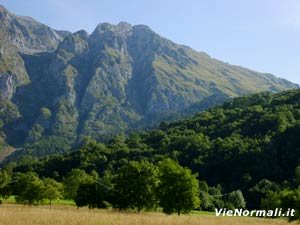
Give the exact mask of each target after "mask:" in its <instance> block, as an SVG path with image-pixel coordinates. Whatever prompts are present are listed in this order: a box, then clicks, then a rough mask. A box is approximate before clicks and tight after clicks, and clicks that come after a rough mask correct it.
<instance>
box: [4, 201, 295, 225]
mask: <svg viewBox="0 0 300 225" xmlns="http://www.w3.org/2000/svg"><path fill="white" fill-rule="evenodd" d="M27 224H28V225H181V224H182V225H250V224H251V225H252V224H255V225H288V224H289V223H288V222H287V221H286V220H282V219H281V220H277V219H261V218H250V217H246V218H239V217H216V216H214V215H207V214H206V213H204V214H201V213H200V214H195V213H193V214H190V215H181V216H177V215H170V216H169V215H165V214H163V213H154V212H141V213H136V212H118V211H115V210H111V209H110V210H97V209H95V210H88V209H87V208H81V209H79V210H78V209H77V208H76V207H74V206H66V205H52V206H51V208H50V206H48V205H43V206H32V207H30V206H23V205H17V204H3V205H1V206H0V225H27ZM293 224H294V223H293Z"/></svg>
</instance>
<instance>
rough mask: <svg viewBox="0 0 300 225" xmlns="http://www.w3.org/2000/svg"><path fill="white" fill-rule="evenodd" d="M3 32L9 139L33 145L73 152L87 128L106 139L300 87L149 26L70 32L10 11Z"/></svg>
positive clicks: (1, 93)
mask: <svg viewBox="0 0 300 225" xmlns="http://www.w3.org/2000/svg"><path fill="white" fill-rule="evenodd" d="M2 14H5V13H3V12H2V13H1V15H2ZM9 28H11V29H9ZM39 32H40V33H39ZM1 35H2V36H1ZM0 37H2V38H0V42H1V43H3V45H2V46H1V49H0V50H1V51H0V52H1V57H0V104H1V108H2V109H3V110H1V111H0V131H1V132H0V145H1V144H2V146H3V145H4V146H5V145H7V144H9V145H11V146H15V147H24V148H25V149H27V150H29V151H31V152H32V154H35V153H34V152H35V151H36V150H40V149H45V150H44V153H43V154H44V155H47V154H52V153H61V152H65V151H68V149H70V148H71V147H72V146H74V145H75V146H76V145H78V144H79V143H81V142H82V141H83V140H84V139H85V138H87V137H92V138H94V139H96V140H98V141H106V140H108V139H110V138H111V137H112V136H113V135H115V134H116V133H123V132H129V131H130V130H132V129H139V128H141V127H147V126H148V127H149V126H153V125H155V124H157V123H158V122H159V121H161V120H163V119H166V118H167V119H174V118H180V117H182V115H190V114H191V113H194V112H197V111H199V110H204V109H206V108H208V107H210V106H213V105H215V104H219V103H222V102H224V101H225V100H228V99H230V98H232V97H237V96H240V95H246V94H250V93H254V92H261V91H275V92H278V91H283V90H286V89H292V88H298V87H299V86H298V85H296V84H293V83H291V82H289V81H286V80H284V79H281V78H276V77H275V76H273V75H270V74H263V73H259V72H254V71H251V70H249V69H246V68H243V67H239V66H232V65H230V64H228V63H223V62H221V61H219V60H216V59H213V58H211V57H210V56H209V55H208V54H206V53H201V52H197V51H194V50H193V49H191V48H189V47H186V46H183V45H178V44H176V43H174V42H172V41H170V40H168V39H166V38H163V37H161V36H160V35H159V34H157V33H156V32H154V31H152V30H151V29H150V28H149V27H148V26H146V25H135V26H132V25H130V24H128V23H125V22H120V23H119V24H118V25H112V24H109V23H99V24H98V25H97V27H96V28H95V30H94V31H93V32H92V33H91V34H88V33H87V32H86V31H84V30H80V31H77V32H75V33H70V32H67V31H56V30H53V29H51V28H50V27H48V26H45V25H43V24H39V23H38V22H36V21H34V22H32V21H31V20H26V22H24V17H20V16H14V15H13V14H11V13H9V12H7V13H6V16H1V17H0ZM45 37H46V38H45ZM41 40H43V44H41ZM2 49H4V50H5V51H4V50H2ZM39 152H40V151H39ZM43 154H41V156H42V155H43Z"/></svg>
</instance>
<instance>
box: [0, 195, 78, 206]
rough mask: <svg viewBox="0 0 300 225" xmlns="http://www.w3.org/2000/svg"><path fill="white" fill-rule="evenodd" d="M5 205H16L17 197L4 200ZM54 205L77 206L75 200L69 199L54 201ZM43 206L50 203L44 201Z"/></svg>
mask: <svg viewBox="0 0 300 225" xmlns="http://www.w3.org/2000/svg"><path fill="white" fill-rule="evenodd" d="M2 202H3V203H6V204H14V203H16V200H15V196H10V197H9V198H8V199H5V200H2ZM52 204H53V205H69V206H75V205H76V204H75V202H74V201H73V200H68V199H58V200H53V201H52ZM43 205H49V201H44V202H43Z"/></svg>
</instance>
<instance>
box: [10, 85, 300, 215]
mask: <svg viewBox="0 0 300 225" xmlns="http://www.w3.org/2000/svg"><path fill="white" fill-rule="evenodd" d="M299 135H300V90H293V91H287V92H283V93H279V94H271V93H261V94H254V95H250V96H246V97H240V98H236V99H234V100H233V101H231V102H227V103H225V104H223V105H222V106H218V107H214V108H211V109H209V110H207V111H205V112H201V113H199V114H197V115H195V116H193V117H191V118H188V119H185V120H181V121H177V122H172V123H167V122H162V123H161V124H160V127H159V129H155V130H153V131H149V132H142V133H140V134H135V133H132V134H131V135H130V137H129V138H127V139H125V138H124V137H123V136H120V135H118V136H116V137H115V138H113V139H112V140H111V141H109V143H107V144H101V143H96V142H95V141H93V140H86V144H85V145H84V146H83V147H82V148H80V149H78V150H76V151H74V152H72V153H68V154H65V155H53V156H48V157H46V158H44V159H42V160H39V159H37V158H34V157H31V156H23V157H21V158H20V161H19V162H18V164H17V165H16V164H10V165H8V167H7V168H8V169H9V168H10V169H9V170H11V171H13V172H14V173H16V172H23V173H24V172H25V173H26V172H28V171H34V172H36V173H37V174H38V175H39V176H40V177H52V178H54V179H56V180H58V181H62V180H64V179H65V178H66V177H68V176H70V172H72V171H73V170H74V169H75V168H77V169H80V170H82V171H83V172H84V171H85V172H86V173H87V174H93V173H96V174H98V175H99V178H100V180H101V182H102V183H104V184H105V185H107V186H109V187H114V185H115V184H116V181H115V177H116V176H119V173H120V171H122V170H120V168H123V167H126V166H128V165H129V164H130V163H129V162H131V161H140V162H143V161H148V162H150V163H152V164H154V165H157V164H159V162H160V161H162V160H166V158H171V159H173V160H175V161H177V162H178V163H179V164H180V165H181V166H184V167H188V168H190V169H191V170H192V172H193V173H198V180H200V183H199V190H200V193H199V196H200V201H201V203H200V208H201V209H205V210H214V207H221V206H224V205H225V206H226V205H227V206H228V207H233V206H232V205H230V204H231V203H232V202H230V197H226V196H227V193H231V195H234V196H239V197H238V198H239V199H240V203H234V204H241V205H242V206H243V207H245V203H243V201H245V202H246V207H247V208H250V209H252V208H266V207H267V208H270V207H271V208H272V207H275V206H277V207H278V206H280V204H281V200H280V201H277V200H278V199H284V196H285V197H288V196H297V195H298V194H299V193H298V192H295V193H294V192H293V190H294V189H295V188H296V187H297V186H298V185H300V180H299V174H300V167H299V159H300V141H299V138H298V136H299ZM150 167H151V164H150ZM134 177H135V176H134ZM232 193H234V194H232ZM223 194H226V195H224V197H222V195H223ZM214 196H219V197H214ZM229 196H230V195H229ZM244 199H245V200H244ZM267 202H269V203H267ZM270 202H272V204H270ZM282 202H285V200H282ZM228 204H229V205H228ZM291 204H292V203H291Z"/></svg>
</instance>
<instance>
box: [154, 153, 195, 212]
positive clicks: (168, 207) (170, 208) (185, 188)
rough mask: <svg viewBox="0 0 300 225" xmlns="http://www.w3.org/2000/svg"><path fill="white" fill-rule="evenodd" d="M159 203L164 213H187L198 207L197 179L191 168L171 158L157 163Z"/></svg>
mask: <svg viewBox="0 0 300 225" xmlns="http://www.w3.org/2000/svg"><path fill="white" fill-rule="evenodd" d="M159 170H160V176H159V179H160V184H159V187H158V196H159V204H160V206H161V207H162V208H163V211H164V212H165V213H168V214H171V213H173V212H177V214H178V215H180V213H181V212H184V213H188V212H189V211H190V210H192V209H195V208H197V207H199V205H200V199H199V181H198V180H197V175H196V174H192V172H191V170H189V169H187V168H183V167H181V166H180V165H179V164H178V163H176V162H175V161H173V160H171V159H166V160H163V161H161V162H160V163H159Z"/></svg>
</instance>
